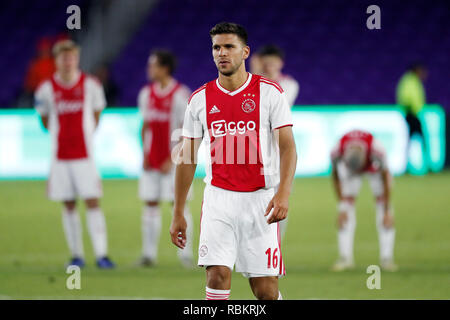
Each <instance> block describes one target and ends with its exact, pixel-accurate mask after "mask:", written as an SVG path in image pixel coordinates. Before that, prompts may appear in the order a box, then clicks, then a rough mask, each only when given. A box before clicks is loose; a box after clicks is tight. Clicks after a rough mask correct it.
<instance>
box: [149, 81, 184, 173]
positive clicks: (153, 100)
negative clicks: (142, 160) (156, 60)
mask: <svg viewBox="0 0 450 320" xmlns="http://www.w3.org/2000/svg"><path fill="white" fill-rule="evenodd" d="M178 88H180V84H179V83H177V84H176V85H175V87H174V88H173V89H172V90H171V91H170V92H169V93H167V94H166V95H164V96H158V95H156V94H155V90H154V85H150V90H149V91H150V96H149V100H148V101H149V103H148V105H147V108H148V110H147V113H148V114H150V116H149V119H144V121H147V125H148V128H149V130H150V131H151V135H152V138H151V141H150V143H151V145H150V146H149V148H148V150H149V152H148V153H147V154H146V155H145V156H146V157H147V158H148V163H149V165H150V167H151V168H153V169H160V168H161V165H162V164H163V163H164V161H166V160H167V158H169V157H170V134H171V133H170V120H171V113H172V105H173V96H174V94H175V92H176V91H177V90H178Z"/></svg>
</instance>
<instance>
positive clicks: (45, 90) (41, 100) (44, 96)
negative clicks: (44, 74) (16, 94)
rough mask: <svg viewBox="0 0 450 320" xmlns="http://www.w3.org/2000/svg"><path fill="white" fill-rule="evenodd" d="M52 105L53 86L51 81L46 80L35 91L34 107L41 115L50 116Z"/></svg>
mask: <svg viewBox="0 0 450 320" xmlns="http://www.w3.org/2000/svg"><path fill="white" fill-rule="evenodd" d="M51 106H52V88H51V85H50V83H49V82H44V83H43V84H41V85H40V86H39V87H38V88H37V90H36V92H35V93H34V108H35V109H36V111H37V112H38V113H39V114H40V115H41V116H48V115H49V113H50V110H51Z"/></svg>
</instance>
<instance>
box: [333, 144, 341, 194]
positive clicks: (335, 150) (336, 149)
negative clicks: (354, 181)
mask: <svg viewBox="0 0 450 320" xmlns="http://www.w3.org/2000/svg"><path fill="white" fill-rule="evenodd" d="M339 159H340V156H339V143H338V144H337V145H336V146H335V147H334V148H333V150H332V151H331V178H332V180H333V187H334V191H335V192H336V196H337V198H338V200H339V201H342V191H341V182H340V180H339V174H338V171H337V164H338V162H339Z"/></svg>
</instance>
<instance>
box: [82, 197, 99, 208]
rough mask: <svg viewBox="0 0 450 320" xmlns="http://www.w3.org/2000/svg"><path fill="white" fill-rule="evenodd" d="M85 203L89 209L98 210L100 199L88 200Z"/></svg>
mask: <svg viewBox="0 0 450 320" xmlns="http://www.w3.org/2000/svg"><path fill="white" fill-rule="evenodd" d="M85 203H86V207H87V208H88V209H95V208H98V199H86V200H85Z"/></svg>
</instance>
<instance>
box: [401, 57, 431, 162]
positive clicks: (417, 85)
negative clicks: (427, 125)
mask: <svg viewBox="0 0 450 320" xmlns="http://www.w3.org/2000/svg"><path fill="white" fill-rule="evenodd" d="M427 77H428V71H427V69H426V68H425V66H424V65H423V64H421V63H414V64H412V65H411V67H410V68H409V69H408V71H407V72H406V73H405V74H404V75H403V76H402V77H401V78H400V81H399V82H398V85H397V90H396V95H397V104H399V105H400V106H401V107H402V108H403V109H404V111H405V114H406V115H405V116H406V118H405V120H406V122H407V123H408V127H409V138H410V139H411V138H412V136H413V135H414V134H417V135H419V136H420V137H421V138H422V141H423V147H424V155H425V160H427V159H428V158H427V157H426V155H427V146H426V140H425V136H424V134H423V130H422V124H421V123H420V119H419V116H420V113H421V112H422V109H423V107H424V106H425V88H424V86H423V81H425V80H426V78H427ZM408 158H409V157H408ZM425 163H426V162H425Z"/></svg>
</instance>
